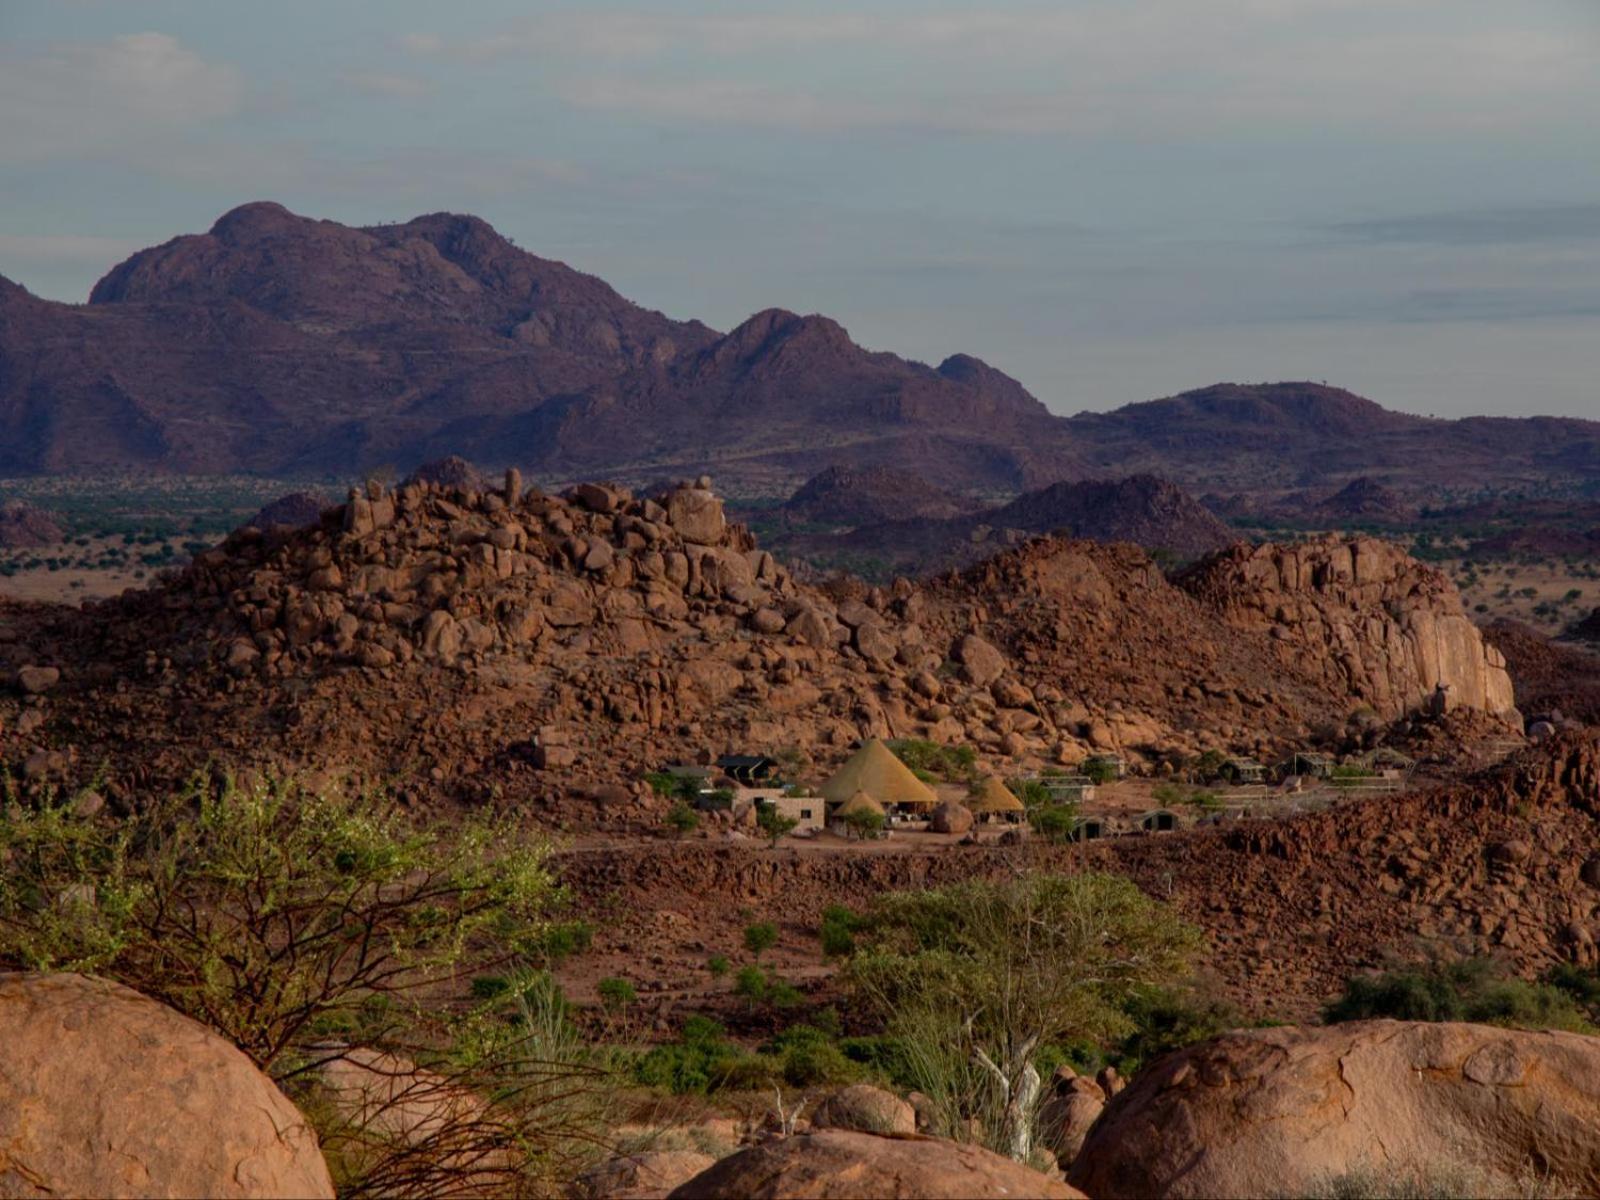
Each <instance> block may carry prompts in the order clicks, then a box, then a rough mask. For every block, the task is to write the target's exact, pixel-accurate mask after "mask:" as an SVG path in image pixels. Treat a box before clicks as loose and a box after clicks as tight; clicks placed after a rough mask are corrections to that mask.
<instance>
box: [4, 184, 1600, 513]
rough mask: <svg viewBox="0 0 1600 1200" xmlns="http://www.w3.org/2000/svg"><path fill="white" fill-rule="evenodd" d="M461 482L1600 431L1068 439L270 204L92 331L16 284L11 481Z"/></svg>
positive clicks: (1586, 435)
mask: <svg viewBox="0 0 1600 1200" xmlns="http://www.w3.org/2000/svg"><path fill="white" fill-rule="evenodd" d="M1084 399H1087V400H1089V401H1091V402H1092V401H1093V399H1094V398H1093V397H1085V398H1084ZM449 454H461V455H465V456H467V457H469V458H472V459H475V460H477V461H479V462H482V463H484V464H486V465H488V466H492V467H500V466H503V465H508V464H515V465H519V466H521V467H523V468H525V469H531V470H533V471H535V472H537V474H538V476H539V477H540V478H541V479H545V480H548V481H560V480H575V479H585V478H588V479H593V478H603V477H612V478H617V479H621V480H623V481H625V482H635V483H638V482H644V481H647V480H651V479H655V478H659V477H660V476H661V475H662V474H664V473H676V474H694V473H696V472H698V471H700V470H706V469H709V470H715V471H716V472H717V475H718V478H719V479H720V480H721V481H722V482H723V485H724V486H725V487H727V488H729V490H730V492H733V493H737V494H740V495H745V496H766V497H772V496H778V495H784V494H787V493H788V492H790V491H792V490H793V489H794V488H795V487H796V486H798V485H799V484H800V483H801V482H802V481H804V480H805V479H807V478H809V477H811V476H812V475H815V474H816V473H817V472H818V471H820V470H822V469H823V468H824V467H827V466H829V465H830V464H838V465H841V466H845V467H850V468H855V469H861V468H874V467H881V466H896V467H905V466H907V465H908V464H917V465H918V467H919V469H921V470H923V471H924V473H925V474H927V475H928V477H930V478H932V479H935V480H936V481H937V482H938V483H939V484H940V485H941V486H944V487H948V488H951V489H957V490H970V491H978V492H991V493H993V492H1009V493H1014V492H1017V491H1020V490H1024V489H1028V488H1039V487H1043V486H1045V485H1048V484H1050V483H1054V482H1056V481H1058V480H1061V479H1077V478H1084V477H1096V476H1098V477H1111V476H1125V475H1128V474H1131V473H1149V474H1154V475H1159V476H1161V477H1163V478H1167V479H1171V480H1173V481H1174V482H1176V483H1178V484H1180V485H1182V486H1184V487H1188V488H1191V489H1205V490H1215V491H1219V492H1230V491H1238V490H1260V489H1268V490H1277V491H1284V490H1288V489H1295V488H1308V487H1314V488H1318V489H1323V490H1326V489H1330V488H1336V487H1338V486H1340V485H1342V484H1343V483H1346V482H1348V481H1350V480H1352V479H1355V478H1357V477H1359V476H1361V475H1368V474H1375V475H1383V476H1390V475H1393V474H1394V473H1395V472H1400V473H1403V474H1404V476H1405V478H1406V479H1407V480H1410V481H1414V482H1415V484H1416V486H1419V487H1421V486H1426V485H1429V484H1436V485H1449V486H1453V485H1459V484H1460V482H1461V480H1462V479H1463V478H1471V480H1472V482H1473V485H1474V486H1475V487H1478V488H1482V487H1491V488H1492V487H1495V486H1497V485H1505V486H1511V485H1516V484H1522V483H1526V482H1530V481H1534V480H1569V481H1570V480H1589V479H1594V478H1597V477H1600V423H1596V422H1585V421H1573V420H1555V419H1526V420H1515V419H1491V418H1474V419H1469V420H1462V421H1436V420H1431V419H1427V418H1422V417H1415V416H1408V415H1405V414H1401V413H1395V412H1389V411H1386V410H1385V409H1383V408H1381V407H1379V406H1378V405H1377V404H1374V403H1373V402H1371V401H1370V400H1365V399H1362V398H1361V397H1359V396H1354V395H1352V394H1350V393H1349V392H1344V391H1341V390H1340V389H1338V388H1330V387H1326V386H1323V385H1320V384H1314V383H1279V384H1263V385H1240V384H1219V385H1217V386H1215V387H1210V388H1205V389H1202V390H1200V391H1197V392H1189V393H1185V394H1183V395H1180V396H1176V397H1170V398H1168V399H1164V400H1155V401H1151V402H1148V403H1144V404H1134V405H1129V406H1127V407H1125V408H1121V409H1118V410H1116V411H1115V412H1109V413H1083V414H1080V415H1079V416H1077V417H1073V418H1070V419H1069V418H1063V417H1057V416H1053V415H1052V414H1051V413H1050V412H1049V411H1048V410H1047V409H1046V408H1045V406H1044V405H1043V404H1041V403H1040V402H1039V401H1038V400H1036V399H1034V398H1033V397H1032V396H1030V395H1029V394H1028V392H1027V391H1026V390H1025V389H1024V388H1023V387H1022V385H1021V384H1019V383H1018V382H1017V381H1016V380H1014V379H1011V378H1010V377H1008V376H1006V375H1005V374H1003V373H1002V372H1000V371H998V370H996V369H995V368H993V367H991V366H988V365H987V364H985V363H983V362H981V361H979V360H978V359H975V358H971V357H969V356H966V355H961V354H956V355H952V356H951V357H949V358H947V359H946V360H945V361H944V362H942V363H941V364H939V365H938V366H937V367H932V366H927V365H924V364H921V363H916V362H911V361H908V360H906V359H902V358H899V357H896V356H895V355H893V354H884V353H874V352H871V351H868V350H865V349H863V348H862V347H860V346H858V345H856V344H855V343H854V342H853V341H851V340H850V338H849V336H848V335H847V334H846V333H845V331H844V330H843V329H842V328H841V327H840V326H839V325H838V324H837V323H835V322H834V321H831V320H829V319H828V318H826V317H823V316H798V315H796V314H794V313H790V312H785V311H782V310H780V309H769V310H767V311H765V312H761V313H758V314H756V315H755V316H753V317H751V318H750V319H749V320H747V321H746V322H745V323H744V324H742V325H740V326H739V327H738V328H737V329H734V330H732V331H730V332H728V333H726V334H722V333H719V332H718V331H716V330H712V329H709V328H707V327H706V326H705V325H703V324H701V323H699V322H697V321H678V320H673V319H670V318H668V317H666V316H664V315H662V314H661V313H657V312H653V311H650V310H647V309H644V308H641V307H639V306H638V305H635V304H633V303H631V302H629V301H628V300H626V299H625V298H623V297H622V296H620V295H618V294H617V292H615V291H614V290H613V289H612V288H611V287H609V286H608V285H607V284H605V283H604V282H602V281H601V280H599V279H596V278H594V277H593V276H589V275H585V274H582V273H581V272H579V271H576V270H573V269H572V268H570V267H568V266H565V265H563V264H561V263H558V262H553V261H550V260H548V259H543V258H539V257H537V256H535V255H533V254H529V253H527V252H525V251H523V250H520V249H518V248H517V247H515V246H514V245H512V244H511V243H510V242H509V241H507V240H506V239H505V238H503V237H501V236H500V235H499V234H497V233H496V232H495V231H494V230H493V229H492V228H491V227H490V226H488V225H487V224H485V223H484V222H483V221H481V220H479V219H477V218H474V217H470V216H459V215H453V214H445V213H436V214H433V215H429V216H423V217H418V218H416V219H415V220H412V221H408V222H406V223H404V224H397V225H380V226H371V227H366V228H357V227H352V226H346V225H341V224H338V223H336V222H332V221H318V220H313V219H309V218H306V217H301V216H297V215H295V214H293V213H291V212H289V211H288V210H286V209H284V208H282V207H281V206H279V205H276V204H270V203H253V204H247V205H244V206H243V207H240V208H237V209H235V210H233V211H232V212H229V213H227V214H225V215H224V216H223V217H222V218H220V219H219V220H218V221H217V222H216V224H215V225H213V226H212V227H211V229H210V230H209V231H208V232H206V233H203V234H196V235H190V236H184V237H179V238H175V239H174V240H172V241H170V242H167V243H165V244H164V245H161V246H156V247H153V248H151V249H148V250H143V251H140V252H139V253H137V254H135V255H133V256H132V257H131V258H129V259H128V260H127V261H126V262H124V263H122V264H120V265H118V266H116V267H115V268H114V269H112V270H111V272H110V273H109V274H108V275H106V277H105V278H104V279H102V280H101V281H100V282H99V283H98V284H97V285H96V286H95V288H94V290H93V292H92V294H91V296H90V300H89V303H87V304H84V305H70V304H60V303H55V302H52V301H46V300H42V299H40V298H38V297H35V296H33V295H31V294H30V293H28V292H27V291H26V290H25V289H24V288H22V287H20V286H18V285H16V284H15V283H12V282H10V281H7V280H5V279H3V278H0V472H4V473H13V474H28V473H40V472H44V473H51V472H86V471H94V470H101V469H129V468H131V469H140V470H162V471H171V472H190V473H203V472H226V471H253V472H260V473H274V474H290V473H301V472H307V471H319V472H320V471H333V472H339V473H349V472H353V471H357V470H364V469H368V468H374V467H379V466H385V465H392V466H395V467H397V468H399V469H400V471H401V473H404V471H406V470H408V469H409V468H410V467H412V466H414V465H415V464H417V463H419V462H423V461H427V460H429V459H435V458H439V457H442V456H445V455H449Z"/></svg>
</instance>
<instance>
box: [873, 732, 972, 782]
mask: <svg viewBox="0 0 1600 1200" xmlns="http://www.w3.org/2000/svg"><path fill="white" fill-rule="evenodd" d="M887 745H888V746H889V748H890V749H891V750H893V751H894V752H895V755H896V756H897V757H898V758H899V759H900V761H901V762H903V763H905V765H906V766H908V767H910V768H911V771H912V773H913V774H915V775H917V777H918V778H919V779H931V780H935V781H947V782H965V781H968V780H970V778H971V777H972V775H973V773H974V772H975V771H976V769H977V765H978V752H977V751H976V750H974V749H973V748H972V747H971V746H941V745H940V744H939V743H937V742H929V741H924V740H922V739H920V738H896V739H895V740H893V741H890V742H888V743H887Z"/></svg>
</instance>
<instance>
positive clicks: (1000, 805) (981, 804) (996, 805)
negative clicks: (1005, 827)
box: [967, 775, 1026, 814]
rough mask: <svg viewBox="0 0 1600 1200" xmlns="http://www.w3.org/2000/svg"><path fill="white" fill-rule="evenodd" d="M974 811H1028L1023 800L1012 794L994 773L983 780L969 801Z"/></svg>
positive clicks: (968, 803) (969, 806)
mask: <svg viewBox="0 0 1600 1200" xmlns="http://www.w3.org/2000/svg"><path fill="white" fill-rule="evenodd" d="M967 807H968V808H970V809H971V810H972V811H973V812H974V813H980V814H981V813H1019V812H1024V811H1026V810H1025V809H1024V807H1023V803H1022V801H1021V800H1018V799H1017V798H1016V797H1015V796H1013V795H1012V794H1011V789H1010V788H1008V787H1007V786H1006V785H1005V784H1003V783H1001V782H1000V781H999V780H998V779H996V778H995V777H994V776H993V775H991V776H989V778H988V779H986V780H984V781H983V787H981V788H979V789H978V794H977V795H976V796H974V797H973V798H972V799H971V800H968V801H967Z"/></svg>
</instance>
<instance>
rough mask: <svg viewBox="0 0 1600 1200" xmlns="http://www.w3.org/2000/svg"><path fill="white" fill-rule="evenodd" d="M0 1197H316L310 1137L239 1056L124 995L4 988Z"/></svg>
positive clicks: (74, 982) (316, 1166)
mask: <svg viewBox="0 0 1600 1200" xmlns="http://www.w3.org/2000/svg"><path fill="white" fill-rule="evenodd" d="M0 1030H4V1034H5V1036H4V1042H5V1051H4V1054H3V1055H0V1196H217V1197H251V1196H317V1197H324V1196H325V1197H330V1198H331V1197H332V1196H333V1182H332V1180H331V1179H330V1178H329V1175H328V1168H327V1165H326V1164H325V1163H324V1162H323V1159H322V1154H321V1152H320V1150H319V1149H318V1147H317V1138H316V1135H315V1134H314V1133H313V1132H312V1130H311V1128H310V1127H309V1126H308V1125H307V1124H306V1121H305V1118H304V1117H302V1116H301V1115H300V1112H299V1111H298V1110H297V1109H296V1108H295V1106H294V1105H293V1104H291V1103H290V1102H289V1099H288V1098H287V1097H286V1096H285V1095H284V1094H283V1093H282V1092H280V1091H279V1090H278V1088H277V1085H275V1084H274V1083H273V1082H272V1080H270V1079H268V1078H267V1077H266V1076H265V1075H263V1074H262V1073H261V1072H260V1071H259V1070H257V1069H256V1067H255V1065H254V1064H253V1063H252V1062H251V1061H250V1060H249V1059H248V1058H246V1057H245V1056H244V1054H242V1053H241V1052H240V1051H239V1050H238V1049H237V1048H236V1047H234V1046H233V1045H232V1044H231V1043H229V1042H227V1041H226V1040H224V1039H223V1038H221V1037H219V1036H217V1035H216V1034H215V1033H213V1032H211V1031H210V1030H209V1029H207V1028H205V1026H203V1025H201V1024H200V1023H199V1022H197V1021H192V1020H190V1019H189V1018H188V1017H185V1016H183V1015H182V1014H181V1013H178V1012H176V1011H174V1010H173V1009H171V1008H168V1007H167V1006H166V1005H164V1004H160V1003H158V1002H156V1001H154V1000H151V999H149V998H148V997H146V996H141V995H140V994H139V993H138V992H135V991H133V990H131V989H129V988H125V987H122V986H121V985H120V984H115V983H111V982H110V981H108V980H103V979H95V978H91V977H89V976H84V975H35V974H12V975H3V976H0Z"/></svg>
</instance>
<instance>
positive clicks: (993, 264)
mask: <svg viewBox="0 0 1600 1200" xmlns="http://www.w3.org/2000/svg"><path fill="white" fill-rule="evenodd" d="M1597 122H1600V3H1596V0H1516V2H1515V3H1507V2H1506V0H1492V2H1491V0H1057V2H1056V3H1050V4H1023V3H1006V2H1001V0H987V2H985V3H971V4H950V3H938V2H936V0H906V2H879V3H864V2H861V0H857V2H856V3H851V4H842V5H839V6H837V7H830V6H824V5H819V4H813V3H798V2H789V3H763V2H761V0H742V2H739V3H728V4H709V3H700V2H682V3H677V2H672V3H669V2H665V0H656V2H654V3H635V4H632V5H609V4H604V3H581V4H540V3H528V2H513V0H457V3H454V4H450V5H440V4H436V3H433V4H427V3H420V2H412V0H366V2H359V3H358V2H346V3H340V2H339V0H315V2H306V0H273V2H272V3H267V4H252V5H244V4H235V3H218V2H215V0H169V2H166V3H141V2H138V0H0V273H3V274H5V275H7V276H9V277H11V278H14V279H16V280H18V281H20V282H22V283H24V284H25V285H27V286H28V287H30V288H32V289H33V290H34V291H36V292H39V293H40V294H42V295H46V296H51V297H55V298H59V299H70V300H81V299H82V298H83V297H84V296H86V294H87V292H88V289H89V287H90V285H91V284H92V283H93V281H94V280H95V279H96V278H97V277H98V276H99V275H100V274H101V273H103V271H104V270H105V269H106V268H107V267H109V266H110V265H111V264H112V263H113V262H114V261H116V260H117V259H119V258H121V257H123V256H124V255H125V254H127V253H128V252H129V251H131V250H133V249H135V248H138V247H140V246H143V245H147V244H150V243H152V242H156V241H160V240H165V239H166V238H168V237H171V236H173V235H175V234H178V233H183V232H193V231H200V230H203V229H205V228H206V227H208V226H209V225H210V224H211V222H212V221H213V220H214V219H215V218H216V217H217V215H218V214H220V213H221V212H223V211H224V210H226V209H228V208H230V207H232V206H233V205H235V204H238V203H241V202H243V201H245V200H252V199H273V200H278V201H281V202H283V203H284V204H287V205H288V206H289V207H290V208H292V209H294V210H296V211H298V212H302V213H306V214H308V215H314V216H323V217H331V218H334V219H337V220H341V221H346V222H351V223H373V222H378V221H388V220H395V219H403V218H406V217H409V216H412V215H415V214H417V213H421V212H429V211H435V210H439V209H451V210H456V211H467V212H473V213H477V214H479V215H481V216H483V217H485V218H487V219H488V220H489V221H491V222H492V223H493V224H494V225H495V226H497V227H498V228H499V229H500V230H501V231H502V232H504V233H506V234H507V235H509V236H511V237H512V238H514V239H515V240H516V241H517V243H518V244H519V245H521V246H523V247H525V248H527V249H530V250H533V251H534V252H536V253H539V254H543V255H546V256H549V257H553V258H559V259H562V260H564V261H567V262H569V263H571V264H572V265H574V266H577V267H579V268H581V269H583V270H587V271H591V272H594V273H595V274H598V275H601V276H603V277H604V278H605V279H607V280H609V281H610V282H611V283H612V284H614V285H615V286H616V287H617V288H618V289H620V290H621V291H622V292H623V293H624V294H626V295H628V296H630V297H631V298H633V299H635V300H638V301H640V302H641V303H644V304H648V305H650V306H652V307H656V308H660V309H663V310H664V311H666V312H668V313H670V314H672V315H673V316H678V317H688V316H698V317H700V318H702V319H703V320H705V321H707V322H709V323H710V324H712V325H714V326H716V327H718V328H724V329H725V328H728V327H730V326H732V325H734V324H736V323H737V322H738V321H740V320H742V319H743V318H744V317H745V316H747V315H749V314H750V313H751V312H753V311H755V310H757V309H760V308H765V307H769V306H773V305H778V306H782V307H786V308H792V309H797V310H800V311H805V312H809V311H819V312H825V313H828V314H829V315H831V316H833V317H836V318H837V319H838V320H840V321H842V322H843V323H844V325H845V326H846V327H847V328H848V329H849V330H850V332H851V333H852V334H853V335H854V336H855V338H856V340H858V341H860V342H862V343H864V344H866V345H868V346H870V347H873V348H875V349H885V350H893V351H896V352H898V353H901V354H905V355H908V356H911V357H915V358H921V359H925V360H930V361H938V360H939V359H941V358H943V357H944V356H945V355H946V354H949V353H951V352H954V351H957V350H961V351H966V352H969V353H972V354H976V355H978V356H980V357H982V358H985V359H987V360H989V361H990V362H992V363H994V364H995V365H997V366H999V367H1001V368H1003V369H1004V370H1006V371H1008V372H1010V373H1011V374H1013V375H1015V376H1017V377H1018V378H1020V379H1021V380H1022V381H1023V383H1025V384H1026V385H1027V386H1028V387H1029V388H1030V389H1031V390H1032V391H1033V392H1034V393H1035V394H1036V395H1038V396H1039V397H1040V398H1041V399H1043V400H1044V401H1045V402H1046V403H1048V404H1050V405H1051V406H1052V407H1053V408H1055V409H1056V410H1058V411H1060V412H1075V411H1078V410H1080V409H1084V408H1107V407H1112V406H1115V405H1118V404H1123V403H1127V402H1129V401H1134V400H1142V399H1148V398H1150V397H1153V396H1158V395H1164V394H1169V393H1171V392H1174V391H1179V390H1183V389H1185V388H1190V387H1198V386H1202V385H1204V384H1207V383H1211V382H1215V381H1217V380H1222V379H1232V380H1240V381H1256V380H1262V379H1281V378H1311V379H1327V380H1328V381H1329V382H1334V383H1339V384H1342V385H1344V386H1347V387H1350V388H1353V389H1355V390H1357V391H1361V392H1363V393H1365V394H1367V395H1370V396H1372V397H1373V398H1375V399H1377V400H1380V401H1382V402H1383V403H1385V404H1388V405H1390V406H1392V407H1396V408H1404V409H1410V410H1414V411H1419V412H1436V413H1438V414H1439V415H1446V414H1458V413H1468V412H1516V413H1532V412H1562V413H1569V414H1574V415H1582V416H1595V417H1600V384H1597V378H1600V130H1597Z"/></svg>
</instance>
